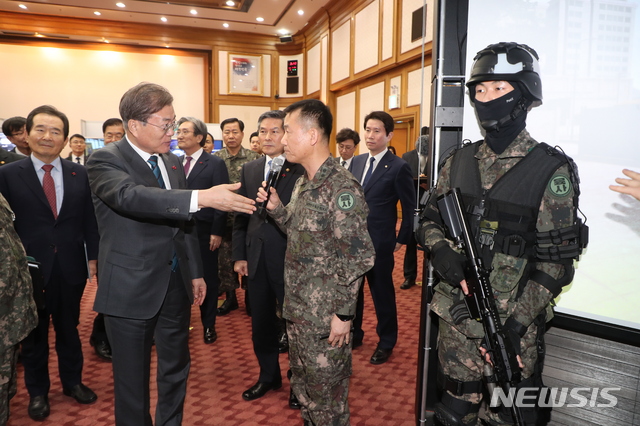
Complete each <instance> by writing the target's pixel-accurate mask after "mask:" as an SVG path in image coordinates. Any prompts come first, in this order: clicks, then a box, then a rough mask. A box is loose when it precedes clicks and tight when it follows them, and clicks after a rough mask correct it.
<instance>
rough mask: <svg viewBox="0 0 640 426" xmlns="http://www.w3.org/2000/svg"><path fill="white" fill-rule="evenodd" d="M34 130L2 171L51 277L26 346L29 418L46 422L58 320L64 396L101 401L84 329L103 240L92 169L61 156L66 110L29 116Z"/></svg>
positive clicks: (0, 184) (1, 186) (26, 241)
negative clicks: (84, 302) (85, 379)
mask: <svg viewBox="0 0 640 426" xmlns="http://www.w3.org/2000/svg"><path fill="white" fill-rule="evenodd" d="M26 131H27V134H28V136H27V141H28V143H29V147H30V149H31V155H30V156H29V157H27V158H26V159H24V160H21V161H16V162H14V163H11V164H8V165H6V166H4V167H2V168H0V192H2V194H3V195H4V197H5V198H6V199H7V201H8V202H9V205H10V206H11V209H12V210H13V211H14V213H15V215H16V220H15V228H16V231H17V232H18V235H19V236H20V239H21V240H22V243H23V245H24V247H25V250H26V252H27V255H28V256H32V257H34V258H35V259H36V260H37V261H39V262H40V264H41V267H42V273H43V276H44V283H45V288H44V290H45V291H44V292H45V307H44V308H43V309H40V310H39V312H38V317H39V321H38V326H37V327H36V329H35V330H34V331H32V332H31V333H30V334H29V336H28V337H27V338H26V339H25V340H24V342H23V344H22V363H23V365H24V371H25V374H24V378H25V383H26V386H27V391H28V392H29V397H30V401H29V408H28V412H29V416H30V417H31V418H32V419H34V420H44V419H45V418H46V417H47V416H49V412H50V407H49V399H48V394H49V388H50V386H51V383H50V380H49V368H48V365H49V341H48V335H49V318H50V317H51V320H52V321H53V328H54V330H55V335H56V345H55V347H56V352H57V354H58V371H59V374H60V381H61V382H62V389H63V392H64V394H65V395H68V396H71V397H73V398H75V399H76V401H78V402H79V403H81V404H90V403H92V402H94V401H95V400H96V399H97V396H96V394H95V393H94V392H93V391H92V390H91V389H89V388H88V387H87V386H85V385H84V384H83V383H82V365H83V357H82V344H81V343H80V338H79V336H78V329H77V326H78V321H79V317H80V300H81V298H82V293H83V291H84V287H85V284H86V281H87V277H88V276H91V277H92V276H94V275H95V273H96V263H97V258H98V241H99V237H98V227H97V225H96V218H95V215H94V211H93V205H92V203H91V191H90V189H89V181H88V179H87V172H86V171H85V169H84V167H82V166H80V165H79V164H75V163H72V162H70V161H67V160H63V159H61V158H60V151H62V148H64V145H65V143H66V141H67V137H68V136H69V121H68V119H67V117H66V115H64V114H63V113H62V112H60V111H58V110H57V109H56V108H54V107H52V106H49V105H43V106H40V107H38V108H36V109H34V110H33V111H31V113H29V115H28V117H27V121H26ZM85 250H86V256H85ZM87 261H88V268H87Z"/></svg>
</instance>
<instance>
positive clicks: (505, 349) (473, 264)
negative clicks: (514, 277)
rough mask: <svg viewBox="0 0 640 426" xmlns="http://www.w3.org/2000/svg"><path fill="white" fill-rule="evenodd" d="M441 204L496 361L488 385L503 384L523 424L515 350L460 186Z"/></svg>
mask: <svg viewBox="0 0 640 426" xmlns="http://www.w3.org/2000/svg"><path fill="white" fill-rule="evenodd" d="M438 208H439V209H440V215H441V216H442V219H443V220H444V223H445V225H446V226H447V228H448V230H449V233H450V236H451V237H452V238H453V240H454V241H455V243H456V244H457V246H458V247H459V248H462V249H463V250H464V252H465V254H466V256H467V265H466V268H465V280H466V282H467V287H468V289H469V293H468V294H467V295H465V298H464V301H465V304H466V305H467V309H468V310H469V314H470V315H471V318H474V319H475V320H476V321H481V322H482V325H483V328H484V334H485V342H484V344H485V346H486V349H487V353H488V354H489V356H490V359H491V363H492V364H493V366H491V365H490V364H486V365H485V368H484V376H485V380H486V382H487V388H488V390H489V393H490V394H493V390H494V389H495V386H496V385H497V386H500V387H501V388H502V390H503V391H504V393H505V395H508V396H509V398H510V399H511V404H510V405H511V413H512V415H513V420H514V424H516V425H524V424H525V423H524V420H523V418H522V413H521V412H520V409H519V408H518V407H516V404H515V387H516V385H517V384H518V383H519V382H520V380H521V375H520V367H519V365H518V360H517V358H516V351H515V349H514V346H513V343H512V342H511V339H510V338H509V336H508V335H507V334H506V333H505V332H504V330H503V326H502V322H501V321H500V317H499V316H498V310H497V309H496V301H495V299H494V296H493V289H492V288H491V282H490V281H489V274H490V270H488V269H487V268H485V266H484V265H483V262H482V259H481V258H480V257H479V256H478V254H477V252H476V246H475V244H474V240H473V234H472V233H471V230H470V228H469V224H468V223H467V221H466V218H465V216H464V210H463V208H462V203H461V200H460V190H459V189H458V188H454V189H452V190H450V191H449V192H447V193H446V194H445V195H444V196H442V197H440V198H439V199H438ZM511 389H513V390H511Z"/></svg>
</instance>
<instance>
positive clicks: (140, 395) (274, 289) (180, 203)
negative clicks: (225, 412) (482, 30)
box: [0, 83, 424, 425]
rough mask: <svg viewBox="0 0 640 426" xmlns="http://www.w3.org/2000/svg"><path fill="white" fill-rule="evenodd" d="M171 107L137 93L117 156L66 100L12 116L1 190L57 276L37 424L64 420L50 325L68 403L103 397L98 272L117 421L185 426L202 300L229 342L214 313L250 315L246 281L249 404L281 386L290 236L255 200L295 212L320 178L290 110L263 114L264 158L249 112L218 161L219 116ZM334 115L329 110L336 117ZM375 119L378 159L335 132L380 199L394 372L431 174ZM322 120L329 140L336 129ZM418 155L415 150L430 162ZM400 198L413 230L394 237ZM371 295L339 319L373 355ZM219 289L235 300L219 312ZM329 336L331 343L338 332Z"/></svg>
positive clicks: (44, 331) (34, 368) (32, 390)
mask: <svg viewBox="0 0 640 426" xmlns="http://www.w3.org/2000/svg"><path fill="white" fill-rule="evenodd" d="M172 102H173V98H172V96H171V94H170V93H169V92H168V91H166V89H164V88H163V87H161V86H158V85H154V84H149V83H144V84H143V83H141V84H140V85H138V86H135V87H133V88H131V89H130V90H129V91H127V92H126V93H125V94H124V95H123V97H122V99H121V102H120V115H121V117H122V118H121V119H119V118H112V119H109V120H107V121H105V122H104V125H103V128H102V130H103V136H104V143H105V146H104V148H102V149H98V150H95V151H94V152H93V153H91V154H90V155H87V152H86V151H87V150H86V140H85V138H84V137H83V136H82V135H80V134H75V135H72V136H71V137H70V138H69V123H68V119H67V117H66V115H65V114H64V113H62V112H61V111H59V110H57V109H56V108H55V107H52V106H47V105H44V106H41V107H38V108H36V109H34V110H33V111H31V112H30V113H29V115H28V117H27V118H26V119H24V118H22V117H13V118H11V119H8V120H5V121H4V123H3V126H2V130H3V133H4V134H5V136H6V137H7V138H8V139H9V141H10V142H12V143H13V144H14V145H15V146H16V148H15V149H14V151H15V152H7V151H5V150H0V165H4V164H6V165H5V166H4V167H0V193H1V194H2V195H3V196H4V198H6V200H7V201H8V204H9V206H10V208H11V209H12V211H13V212H14V213H15V222H14V224H15V228H16V231H17V233H18V235H19V236H20V239H21V241H22V243H23V245H24V247H25V250H26V254H27V255H28V256H32V257H34V258H35V259H36V260H37V261H38V262H39V263H40V270H41V271H42V274H43V279H44V290H43V295H44V301H45V303H44V304H43V306H38V318H39V320H38V323H37V325H36V326H35V329H34V330H33V331H32V332H31V333H29V335H28V336H27V337H26V338H25V339H24V340H23V341H22V351H21V355H22V362H23V364H24V369H25V384H26V388H27V390H28V392H29V396H30V403H29V408H28V413H29V416H30V417H31V418H32V419H34V420H44V419H45V418H46V417H48V416H49V413H50V406H49V400H48V394H49V391H50V389H49V388H50V380H49V371H48V353H49V342H48V329H49V323H50V322H51V323H52V324H53V327H54V331H55V340H56V342H55V350H56V352H57V354H58V358H59V360H60V362H59V366H58V370H59V376H60V379H61V382H62V386H63V392H64V394H65V395H68V396H70V397H73V398H74V399H75V400H76V401H77V402H79V403H81V404H90V403H93V402H94V401H96V400H97V398H98V396H97V395H96V394H95V393H94V392H93V391H92V390H91V389H90V388H89V387H88V386H86V385H85V384H84V383H83V382H82V366H83V357H82V347H81V342H80V339H79V336H78V330H77V325H78V322H79V313H80V300H81V298H82V294H83V291H84V287H85V284H86V282H87V278H89V279H91V278H93V277H95V276H96V275H97V278H98V282H99V286H98V289H97V293H96V299H95V304H94V310H95V311H96V312H97V313H98V314H97V315H96V317H95V319H94V324H93V330H92V334H91V337H90V344H91V345H92V346H93V347H94V349H95V351H96V354H97V355H98V356H99V357H100V358H102V359H104V360H107V361H112V363H113V372H114V388H115V413H116V422H117V424H118V425H128V424H131V425H147V424H148V425H150V424H154V423H157V424H180V423H181V421H182V411H183V404H184V396H185V393H186V380H187V377H188V374H189V367H190V358H189V350H188V329H189V321H190V305H191V304H196V305H199V307H200V313H201V315H200V317H201V318H200V319H201V322H202V325H203V329H204V336H203V339H204V342H205V343H206V344H212V343H214V342H215V341H216V339H217V333H216V328H215V327H216V317H217V316H219V315H225V314H227V313H229V312H230V311H231V310H234V309H237V307H238V302H237V296H236V289H237V288H239V287H240V285H241V284H240V282H241V281H243V283H242V286H243V288H245V290H246V297H245V301H246V306H247V312H248V313H249V314H250V315H251V317H252V336H253V337H252V340H253V346H254V352H255V355H256V358H257V360H258V364H259V367H260V374H259V377H258V378H257V381H256V383H255V384H254V385H253V386H251V387H249V388H248V389H247V390H246V391H245V392H243V394H242V397H243V399H245V400H247V401H251V400H255V399H257V398H260V397H262V396H264V395H265V394H266V393H267V392H268V391H269V390H272V389H278V388H280V387H281V386H282V372H281V371H280V365H279V363H278V357H279V354H280V353H283V352H287V348H288V343H287V339H286V333H285V326H284V324H285V321H284V319H283V314H282V311H283V304H286V297H285V275H286V274H285V269H286V267H287V266H286V265H285V260H284V259H285V252H286V251H287V231H286V230H284V229H283V228H282V227H281V226H279V224H278V223H276V222H275V221H274V219H273V218H272V217H271V213H270V212H268V211H267V209H266V208H265V207H266V206H267V204H266V202H265V203H264V205H262V206H259V208H258V209H257V210H256V207H255V206H254V203H255V201H254V200H255V198H256V194H257V193H258V191H259V189H260V188H262V187H263V181H269V180H270V178H273V177H275V178H274V179H273V191H275V192H276V193H277V198H278V200H279V203H280V204H281V205H282V206H287V204H288V203H289V202H290V201H292V197H294V198H295V195H294V186H295V184H296V181H297V180H298V178H300V177H301V176H308V174H305V173H308V171H307V172H305V168H303V167H302V166H301V165H300V164H296V163H292V162H289V161H288V160H287V159H286V158H285V146H286V144H285V143H284V141H283V139H286V138H285V134H286V133H287V131H288V129H287V124H286V118H288V115H286V114H285V112H283V111H269V112H266V113H264V114H262V115H261V116H260V118H259V120H258V123H257V126H258V129H257V130H258V131H257V132H256V135H255V136H256V137H257V143H255V142H254V145H257V146H258V147H259V149H256V150H255V151H253V150H249V149H246V148H244V147H242V139H243V136H244V133H243V132H244V123H243V122H242V121H241V120H239V119H236V118H231V119H227V120H224V121H223V122H222V124H221V130H222V134H223V141H224V142H225V146H224V148H223V149H222V150H220V151H218V152H216V153H213V154H210V153H209V152H208V150H207V142H209V145H211V143H210V141H211V139H212V136H211V135H210V134H209V133H208V132H207V127H206V125H205V123H204V122H203V121H202V120H200V119H198V118H195V117H182V118H180V119H179V120H177V121H176V116H175V112H174V110H173V106H172ZM307 107H309V106H308V105H303V106H302V107H301V108H307ZM311 108H318V106H317V105H315V106H313V105H312V106H311ZM319 108H320V109H321V110H322V109H323V108H326V107H324V106H323V105H320V107H319ZM303 111H304V109H303ZM293 112H294V113H295V112H296V111H293ZM321 113H322V114H325V115H326V114H328V115H330V112H329V111H328V109H326V111H321ZM294 115H295V114H294ZM312 115H313V114H312ZM296 117H297V116H296ZM302 121H303V122H304V123H303V127H305V126H307V127H305V128H306V129H307V131H308V132H310V133H309V135H312V136H313V135H315V133H314V131H313V125H308V124H307V121H308V120H306V121H305V120H302ZM363 124H364V126H363V130H364V137H363V140H364V142H365V144H366V147H367V150H368V152H367V153H364V154H360V155H357V156H355V155H354V153H355V152H356V150H357V145H358V143H359V142H360V136H359V134H358V132H356V131H354V130H351V129H342V130H341V131H339V132H338V134H337V137H336V139H337V145H338V151H339V153H340V156H339V157H337V158H336V159H335V160H334V159H333V158H331V157H329V159H330V160H331V161H332V162H335V163H337V165H338V166H342V167H344V168H346V169H348V170H349V171H350V172H351V174H352V175H353V177H352V178H354V179H355V181H357V182H358V183H359V184H360V186H361V188H362V191H363V194H364V199H365V201H366V204H367V206H368V209H366V210H365V211H368V216H366V225H367V228H368V234H369V236H370V238H371V241H372V243H373V248H374V250H375V262H373V259H371V262H372V264H373V267H372V268H371V269H370V270H369V271H368V272H366V273H365V274H364V277H365V278H366V282H367V283H368V285H369V289H370V291H371V296H372V298H373V302H374V306H375V314H376V318H377V327H376V332H377V335H378V344H377V348H376V350H375V352H374V353H373V355H372V356H371V360H370V362H371V363H372V364H382V363H385V362H387V361H388V360H389V358H390V357H391V355H392V351H393V348H394V346H395V344H396V341H397V337H398V321H397V312H396V303H395V288H394V285H393V280H392V272H393V268H394V252H395V251H397V250H398V249H399V248H400V247H401V246H402V245H404V244H408V243H410V242H411V241H414V240H413V235H412V234H413V232H412V213H413V209H414V207H415V204H416V202H415V198H416V195H415V189H414V181H413V179H414V178H415V177H417V174H418V172H417V171H416V170H417V169H418V166H417V165H413V162H414V161H413V159H410V158H409V157H407V160H408V161H409V163H411V165H410V164H409V163H408V162H407V161H404V160H403V159H401V158H400V157H397V156H396V155H395V154H393V153H392V152H391V151H390V150H389V149H388V146H389V143H390V141H391V139H392V137H393V130H394V121H393V119H392V117H391V116H390V115H389V114H388V113H386V112H383V111H374V112H372V113H370V114H369V115H367V117H366V118H365V120H364V123H363ZM309 126H311V127H309ZM319 127H320V128H321V130H322V132H325V133H326V134H327V135H328V134H330V131H331V123H329V125H328V126H326V125H324V124H322V123H320V124H319ZM309 129H311V130H309ZM327 130H328V132H327ZM252 136H254V135H252ZM172 139H175V140H177V142H178V148H180V149H181V150H182V151H183V152H184V155H183V156H182V157H180V158H178V157H176V156H175V155H173V154H171V153H170V152H169V149H170V148H169V147H170V144H171V141H172ZM289 139H291V137H290V138H289ZM319 140H320V141H321V142H322V143H323V144H327V147H326V148H324V145H322V146H323V148H321V150H320V151H318V152H320V153H321V154H320V156H323V155H324V153H325V152H327V153H328V152H329V151H328V137H324V136H323V137H321V138H319ZM67 142H68V144H69V147H70V148H71V152H70V154H69V156H68V157H66V158H65V159H64V160H63V159H62V158H61V157H60V153H61V152H62V150H63V148H64V147H65V146H66V144H67ZM414 151H415V150H414ZM408 154H409V155H410V156H411V155H413V153H408ZM420 160H422V161H424V158H421V159H420ZM420 160H418V159H417V154H416V162H417V163H418V164H419V163H420ZM9 163H11V164H9ZM276 164H277V165H278V168H277V169H276V168H275V167H274V166H275V165H276ZM422 166H423V165H422ZM420 169H422V167H420ZM341 170H342V169H341ZM349 176H351V175H349ZM263 192H264V191H263ZM343 195H344V194H343ZM398 202H400V205H401V207H402V222H401V227H400V231H399V233H398V234H396V222H397V205H398ZM367 238H368V236H367ZM132 241H140V242H141V243H140V244H132V243H131V242H132ZM414 244H415V242H414ZM413 250H415V248H414V249H413ZM414 263H415V260H414ZM98 265H99V268H98ZM63 266H64V267H63ZM414 268H415V265H414ZM406 269H407V268H406V265H405V272H406ZM413 274H414V275H413V277H411V276H409V277H407V275H406V273H405V278H406V281H405V283H404V284H403V286H402V288H403V289H408V288H409V287H411V286H412V285H413V284H414V283H415V272H413ZM239 277H240V278H242V279H239ZM407 282H409V283H410V285H407ZM359 288H360V291H359V296H358V297H357V307H356V300H355V299H354V300H353V303H354V306H353V310H354V312H355V315H347V316H345V318H342V317H341V318H340V320H341V321H348V322H349V323H352V327H353V334H352V337H350V338H347V339H344V340H340V344H341V345H342V344H345V345H349V344H350V345H351V347H352V348H357V347H358V346H361V345H362V341H363V338H364V332H363V330H362V320H363V315H364V303H363V300H364V285H361V286H359ZM221 294H226V299H225V300H224V302H223V303H222V306H220V307H218V305H219V303H218V297H219V295H221ZM350 328H351V327H350ZM328 340H329V344H331V342H332V341H333V340H334V339H333V337H332V338H330V339H328ZM337 341H338V340H337V339H336V340H335V342H337ZM154 344H155V347H156V352H157V354H158V379H157V380H158V404H157V409H156V413H155V421H153V420H152V417H151V415H150V413H149V377H150V354H151V348H152V345H154ZM333 344H334V345H335V343H333ZM349 357H350V352H349ZM288 376H289V378H291V371H289V372H288ZM307 396H308V395H307ZM298 397H299V395H296V394H294V392H293V390H292V392H290V396H289V406H290V407H291V408H293V409H299V408H301V405H303V404H301V402H300V401H299V398H298ZM307 399H308V398H306V396H305V398H304V400H305V401H307ZM307 402H308V401H307ZM307 402H305V403H307ZM303 412H304V407H303ZM343 415H344V414H343ZM303 417H304V415H303ZM347 418H348V408H347ZM305 419H306V417H305Z"/></svg>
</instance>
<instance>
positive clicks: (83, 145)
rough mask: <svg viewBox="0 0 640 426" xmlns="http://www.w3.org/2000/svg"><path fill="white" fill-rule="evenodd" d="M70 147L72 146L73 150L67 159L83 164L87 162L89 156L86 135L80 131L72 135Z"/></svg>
mask: <svg viewBox="0 0 640 426" xmlns="http://www.w3.org/2000/svg"><path fill="white" fill-rule="evenodd" d="M69 148H71V152H70V153H69V156H67V158H66V159H67V160H69V161H73V162H74V163H76V164H81V165H83V166H84V165H85V164H87V156H86V155H85V150H86V149H87V140H86V139H85V137H84V136H82V135H81V134H79V133H76V134H75V135H73V136H71V137H70V138H69Z"/></svg>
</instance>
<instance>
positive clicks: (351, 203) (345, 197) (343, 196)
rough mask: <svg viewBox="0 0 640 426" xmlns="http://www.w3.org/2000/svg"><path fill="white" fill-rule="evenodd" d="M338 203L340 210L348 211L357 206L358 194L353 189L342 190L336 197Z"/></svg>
mask: <svg viewBox="0 0 640 426" xmlns="http://www.w3.org/2000/svg"><path fill="white" fill-rule="evenodd" d="M336 205H337V206H338V208H339V209H340V210H342V211H345V212H348V211H349V210H352V209H353V208H354V207H355V206H356V196H355V195H354V194H353V192H351V191H342V192H340V193H338V196H337V197H336Z"/></svg>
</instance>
